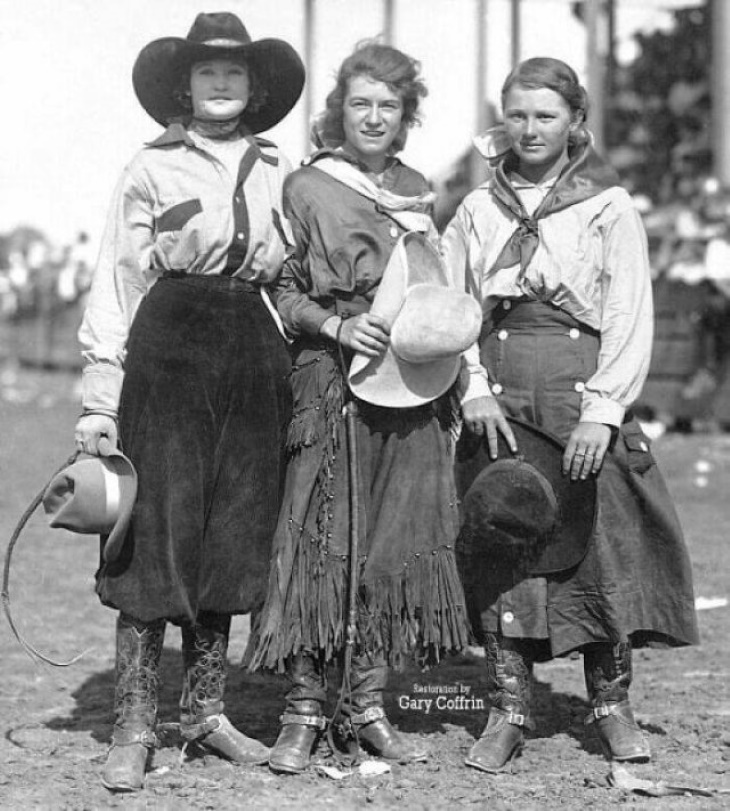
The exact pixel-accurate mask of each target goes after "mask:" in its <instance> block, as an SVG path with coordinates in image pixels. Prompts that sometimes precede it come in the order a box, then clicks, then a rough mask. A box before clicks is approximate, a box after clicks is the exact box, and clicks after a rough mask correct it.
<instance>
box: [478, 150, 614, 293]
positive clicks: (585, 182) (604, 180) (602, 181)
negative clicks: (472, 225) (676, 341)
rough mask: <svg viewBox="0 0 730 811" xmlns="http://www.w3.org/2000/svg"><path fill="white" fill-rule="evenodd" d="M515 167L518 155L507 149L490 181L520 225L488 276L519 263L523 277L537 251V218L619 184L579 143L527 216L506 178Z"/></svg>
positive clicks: (594, 154)
mask: <svg viewBox="0 0 730 811" xmlns="http://www.w3.org/2000/svg"><path fill="white" fill-rule="evenodd" d="M516 168H517V156H516V155H515V154H514V152H510V153H509V155H507V156H506V157H505V158H504V159H503V160H502V161H500V163H499V164H498V166H497V170H496V172H495V174H494V179H493V181H492V185H491V191H492V194H493V195H494V198H495V199H496V200H497V202H498V203H499V204H500V205H501V206H502V207H503V208H505V209H507V211H508V212H510V213H511V214H513V215H514V216H515V217H516V218H517V220H518V223H519V224H518V226H517V229H516V230H515V231H514V233H513V234H512V236H510V238H509V239H508V240H507V242H506V243H505V245H504V247H503V248H502V250H501V251H500V253H499V256H498V257H497V259H496V260H495V262H494V264H493V265H492V267H491V268H490V269H489V271H488V272H487V276H488V277H489V276H491V275H492V274H493V273H496V272H497V271H498V270H501V269H502V268H508V267H512V266H513V265H516V264H518V263H519V265H520V277H522V276H523V275H524V272H525V270H526V269H527V266H528V265H529V264H530V260H531V259H532V257H533V255H534V253H535V251H536V250H537V245H538V242H539V236H538V220H540V219H542V218H543V217H547V216H548V215H549V214H554V213H555V212H556V211H563V210H564V209H566V208H569V207H570V206H573V205H575V204H576V203H581V202H583V201H584V200H588V199H590V198H591V197H595V196H596V195H597V194H600V193H601V192H602V191H605V190H606V189H610V188H611V187H612V186H618V185H620V183H619V178H618V175H617V174H616V172H615V171H614V170H613V169H612V168H611V167H610V166H609V165H608V164H607V163H606V162H605V161H604V160H603V158H602V157H601V156H600V155H599V154H598V153H597V152H596V151H595V149H593V147H592V146H591V144H581V145H579V146H576V147H574V148H573V149H572V150H571V153H570V159H569V162H568V164H567V165H566V166H565V168H564V169H563V171H562V172H561V173H560V174H559V175H558V178H557V180H556V181H555V184H554V185H553V187H552V188H551V189H550V191H549V192H548V193H547V195H546V196H545V199H544V200H543V201H542V203H540V205H539V206H538V207H537V209H535V212H534V213H533V214H532V215H530V214H528V213H527V211H526V209H525V207H524V205H523V204H522V201H521V200H520V198H519V197H518V195H517V192H516V191H515V190H514V188H513V186H512V184H511V183H510V181H509V178H508V175H509V173H510V172H512V171H514V170H515V169H516Z"/></svg>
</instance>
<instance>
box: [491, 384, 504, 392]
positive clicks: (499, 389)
mask: <svg viewBox="0 0 730 811" xmlns="http://www.w3.org/2000/svg"><path fill="white" fill-rule="evenodd" d="M503 391H504V389H503V388H502V385H501V384H500V383H495V384H494V385H493V386H492V394H501V393H502V392H503Z"/></svg>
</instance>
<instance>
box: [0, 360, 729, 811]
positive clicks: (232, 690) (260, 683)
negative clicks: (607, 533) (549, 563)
mask: <svg viewBox="0 0 730 811" xmlns="http://www.w3.org/2000/svg"><path fill="white" fill-rule="evenodd" d="M74 382H75V378H74V377H73V376H70V375H68V374H62V373H48V372H46V373H40V372H28V371H20V372H18V371H17V370H15V369H13V368H11V367H8V366H5V367H2V366H0V420H1V425H2V435H1V436H2V439H1V440H0V481H1V482H2V486H1V487H0V532H1V535H2V549H3V551H4V549H5V546H6V545H7V541H8V539H9V537H10V534H11V532H12V529H13V527H14V526H15V524H16V522H17V521H18V519H19V517H20V515H21V512H22V510H23V509H24V508H25V506H26V505H27V504H28V503H29V501H30V500H31V498H32V497H33V495H35V493H36V492H37V491H38V490H39V489H40V488H41V487H42V486H43V484H44V483H45V482H46V481H47V479H48V478H49V476H50V474H51V473H52V472H53V471H54V470H55V469H56V468H57V467H58V466H60V465H61V463H62V462H63V461H64V459H65V458H67V457H68V455H69V454H70V453H71V451H72V450H73V447H72V443H71V437H72V428H73V423H74V421H75V417H76V414H77V413H78V404H77V395H76V393H75V387H74ZM655 452H656V454H657V456H658V458H659V460H660V464H661V465H662V466H663V469H664V472H665V474H666V476H667V479H668V481H669V485H670V489H671V490H672V492H673V493H674V495H675V497H676V499H677V502H678V506H679V510H680V514H681V518H682V520H683V524H684V526H685V529H686V533H687V537H688V543H689V547H690V552H691V555H692V558H693V563H694V572H695V587H696V594H697V596H698V597H699V598H702V603H701V604H700V605H701V606H703V609H702V610H700V611H699V621H700V628H701V632H702V644H701V645H700V646H699V647H698V648H695V649H682V650H677V651H660V650H651V651H638V652H637V653H636V656H635V681H634V687H633V689H632V700H633V704H634V706H635V709H636V712H637V715H638V719H639V722H640V724H641V726H642V727H643V729H644V731H645V732H646V733H647V735H648V736H649V739H650V742H651V746H652V750H653V755H654V759H653V761H652V762H651V763H649V764H647V765H642V766H632V767H631V769H630V774H631V775H632V776H633V777H636V778H639V779H644V780H647V781H664V783H665V784H669V785H674V786H685V787H692V788H704V789H707V793H708V795H709V796H696V795H681V796H665V797H649V796H646V795H645V794H639V793H635V792H632V791H629V790H628V789H621V788H616V787H612V786H610V785H609V782H608V776H609V772H610V765H609V764H608V763H607V761H606V760H604V758H603V757H602V755H601V754H600V749H599V747H598V745H597V744H596V742H595V741H594V740H593V739H592V738H591V737H587V736H586V733H585V731H584V727H583V723H582V719H583V717H584V715H585V714H586V711H587V705H586V702H585V692H584V686H583V678H582V666H581V662H580V660H570V659H568V660H558V661H555V662H551V663H548V664H544V665H540V666H538V667H537V668H536V687H535V719H536V723H537V728H536V730H535V732H534V733H532V734H531V735H530V737H529V740H528V743H527V747H526V749H525V753H524V755H523V756H522V757H521V758H519V759H518V760H517V761H516V762H515V764H514V768H513V771H512V773H509V774H504V775H499V776H497V777H491V776H487V775H485V774H482V773H480V772H477V771H474V770H472V769H468V768H466V767H465V766H464V765H463V759H464V756H465V754H466V751H467V750H468V748H469V746H470V745H471V743H472V742H473V740H474V737H475V736H476V735H478V733H479V731H480V730H481V728H482V726H483V724H484V721H485V718H486V714H487V704H486V695H485V689H484V684H483V673H484V661H483V659H482V658H481V657H480V656H479V655H477V654H478V652H477V651H473V652H472V653H470V654H469V655H466V656H462V657H458V658H452V659H449V660H447V661H446V662H444V663H443V664H442V665H441V666H439V667H438V668H437V669H434V670H432V671H430V672H426V673H423V672H420V671H418V670H417V669H415V668H409V669H408V670H406V672H404V673H401V674H398V675H396V676H394V677H393V678H392V680H391V684H390V689H389V694H388V712H389V715H390V717H391V719H392V720H393V722H394V723H395V724H396V725H397V726H399V727H400V729H401V730H403V731H405V732H408V733H411V734H413V735H418V736H420V737H421V739H422V740H423V742H424V743H426V744H427V745H428V746H429V748H430V752H431V756H430V758H429V760H428V762H426V763H424V764H419V765H416V766H411V767H400V766H393V767H392V768H391V770H390V771H389V772H386V773H383V774H374V775H371V776H368V775H365V774H363V773H361V772H360V771H355V772H354V773H352V774H346V775H345V776H342V777H341V779H334V777H333V776H327V775H326V774H325V773H324V772H322V771H321V770H319V769H317V768H316V767H313V768H312V769H310V770H309V771H308V772H307V773H306V774H304V775H301V776H298V777H277V776H275V775H273V774H271V773H270V772H269V771H268V769H267V768H265V767H252V768H242V767H236V766H233V765H231V764H228V763H225V762H223V761H220V760H218V759H216V758H213V757H210V756H206V757H201V756H199V755H198V754H196V753H189V752H188V753H185V754H184V755H183V753H182V752H181V749H180V746H179V742H178V741H176V740H175V738H174V736H170V738H169V740H168V742H167V745H166V746H165V747H164V748H162V749H160V750H158V751H157V752H156V754H155V758H154V763H153V771H152V772H150V773H149V774H148V776H147V783H146V789H145V791H143V792H141V793H139V794H136V795H112V794H110V793H109V792H107V791H106V790H105V789H104V788H103V787H102V786H101V784H100V782H99V772H100V769H101V766H102V763H103V761H104V758H105V753H106V749H107V745H108V741H109V735H110V732H111V724H112V714H111V699H112V689H113V656H114V649H113V639H114V633H113V629H114V614H113V612H111V611H109V610H107V609H105V608H103V607H102V606H100V605H99V603H98V601H97V600H96V597H95V595H94V592H93V574H94V570H95V567H96V559H97V547H96V543H95V540H94V539H92V538H88V537H83V536H78V535H72V534H70V533H66V532H64V531H61V530H49V529H47V528H46V527H45V523H44V520H43V517H42V516H41V515H37V516H36V517H35V518H34V520H33V521H32V522H31V524H29V526H28V528H27V530H26V532H25V533H24V535H23V536H22V537H21V540H20V543H19V545H18V547H17V551H16V554H15V558H14V561H13V569H12V572H11V581H10V595H11V601H12V609H13V612H14V616H15V617H16V619H17V622H18V624H19V626H20V629H21V632H22V633H23V634H24V635H25V636H26V637H27V638H28V639H29V640H30V641H32V643H33V644H35V645H36V646H37V647H38V648H39V649H40V650H42V651H43V652H45V653H47V654H48V655H50V656H52V657H54V658H61V659H63V658H69V657H70V656H72V655H73V654H75V653H78V652H80V651H86V653H85V656H84V657H83V659H82V660H81V661H80V662H78V663H77V664H75V665H73V666H71V667H68V668H65V669H58V668H51V667H49V666H47V665H43V664H39V663H36V662H34V661H33V660H31V659H30V658H29V657H28V656H27V655H26V653H25V652H24V651H23V650H22V649H21V647H20V646H19V645H18V644H17V643H16V641H15V640H14V639H13V637H12V635H11V633H10V631H9V628H8V626H7V623H5V621H4V619H0V652H1V658H0V725H1V727H2V736H0V764H1V765H0V807H1V808H8V809H11V808H12V809H26V808H43V809H46V808H48V809H97V808H126V809H172V808H175V809H179V808H191V809H208V808H210V809H212V808H215V809H234V808H260V809H274V808H277V809H282V808H309V809H319V808H331V807H334V808H343V809H349V808H360V807H371V808H445V807H461V806H465V807H468V806H472V807H484V808H490V809H543V808H545V809H553V808H558V807H559V808H565V809H569V811H578V809H585V808H594V809H603V808H610V807H613V806H614V805H620V804H623V805H628V806H631V807H634V808H657V809H662V810H663V809H720V808H728V807H730V725H729V723H728V722H729V720H730V623H729V622H728V620H729V619H730V608H729V607H728V605H727V598H728V597H730V575H729V572H728V562H729V561H730V552H728V543H729V541H728V536H727V526H728V524H729V523H730V499H729V498H728V495H727V494H728V493H730V435H725V434H723V435H702V434H694V435H677V434H665V435H664V436H663V437H661V438H660V439H658V440H657V441H656V443H655ZM723 598H724V599H725V604H724V605H722V601H723ZM713 606H715V607H713ZM246 628H247V625H246V622H245V621H244V620H243V618H237V619H236V621H235V622H234V629H233V637H232V645H231V664H232V667H231V677H230V682H229V690H228V706H227V712H228V714H229V716H230V718H231V719H232V721H233V722H234V723H235V724H237V725H239V726H240V727H241V728H243V729H245V730H246V731H247V732H248V733H250V734H252V735H254V736H256V737H259V738H261V740H263V741H265V742H266V743H269V744H271V743H273V741H274V739H275V736H276V732H277V718H278V716H279V714H280V712H281V710H282V704H283V694H284V691H285V687H286V685H285V683H284V681H283V679H281V678H278V677H267V676H259V675H257V676H251V675H247V674H245V673H244V672H242V671H241V670H240V668H238V667H237V666H236V665H237V663H238V661H240V657H241V654H242V652H243V649H244V646H245V641H246ZM179 651H180V641H179V632H177V631H176V629H170V631H169V633H168V638H167V641H166V647H165V652H164V657H163V665H162V674H163V680H164V688H163V693H162V700H161V711H160V717H161V720H162V721H164V722H173V721H175V720H176V719H177V702H178V699H179V687H180V684H181V680H182V674H181V667H180V652H179ZM333 681H335V679H333ZM423 688H427V689H429V690H430V691H431V692H430V693H424V692H423ZM465 690H468V691H469V697H470V698H471V699H474V705H473V706H472V707H469V706H465V707H463V708H459V706H458V704H455V705H454V706H453V707H452V708H451V709H449V708H448V707H445V706H442V707H438V706H436V702H434V705H432V707H431V710H430V712H426V711H425V709H424V708H423V706H422V707H421V708H420V709H413V708H409V707H407V706H404V707H401V706H400V705H401V704H403V705H407V704H408V703H409V702H410V701H411V700H412V699H417V698H419V697H420V698H422V697H424V696H426V697H430V698H438V697H439V696H441V702H440V703H441V704H444V703H445V702H448V701H449V700H450V699H452V698H453V697H454V695H458V693H459V691H462V694H465V693H464V691H465ZM479 700H481V701H482V702H483V704H484V709H474V707H479ZM316 762H317V763H318V764H320V765H327V764H328V763H331V761H330V760H329V759H328V757H327V749H326V747H325V746H324V745H323V746H321V747H320V750H319V751H318V753H317V758H316Z"/></svg>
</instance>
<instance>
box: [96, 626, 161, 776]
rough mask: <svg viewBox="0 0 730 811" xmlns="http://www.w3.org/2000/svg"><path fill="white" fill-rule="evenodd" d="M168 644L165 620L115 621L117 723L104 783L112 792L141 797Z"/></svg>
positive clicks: (115, 700)
mask: <svg viewBox="0 0 730 811" xmlns="http://www.w3.org/2000/svg"><path fill="white" fill-rule="evenodd" d="M164 639H165V621H164V620H156V621H154V622H141V621H139V620H135V619H134V618H133V617H130V616H128V615H127V614H121V613H120V614H119V616H118V617H117V652H116V676H115V687H114V713H115V715H116V723H115V724H114V732H113V734H112V744H111V748H110V749H109V754H108V756H107V760H106V765H105V766H104V770H103V772H102V777H101V782H102V783H103V785H104V786H105V787H106V788H108V789H109V791H138V790H139V789H141V788H142V786H143V784H144V773H145V769H146V767H147V761H148V759H149V755H150V750H151V749H152V748H153V747H154V746H156V745H157V737H156V735H155V731H154V730H155V723H156V720H157V690H158V681H159V680H158V674H157V671H158V667H159V663H160V656H161V654H162V644H163V642H164Z"/></svg>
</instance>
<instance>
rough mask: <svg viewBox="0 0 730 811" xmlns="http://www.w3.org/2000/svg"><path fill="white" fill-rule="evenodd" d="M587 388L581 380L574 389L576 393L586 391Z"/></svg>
mask: <svg viewBox="0 0 730 811" xmlns="http://www.w3.org/2000/svg"><path fill="white" fill-rule="evenodd" d="M585 387H586V384H585V383H584V382H583V381H582V380H579V381H578V382H577V383H576V384H575V386H574V387H573V388H574V389H575V390H576V391H585Z"/></svg>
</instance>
